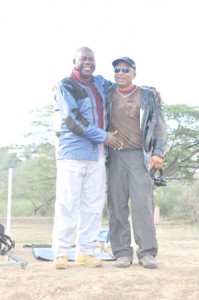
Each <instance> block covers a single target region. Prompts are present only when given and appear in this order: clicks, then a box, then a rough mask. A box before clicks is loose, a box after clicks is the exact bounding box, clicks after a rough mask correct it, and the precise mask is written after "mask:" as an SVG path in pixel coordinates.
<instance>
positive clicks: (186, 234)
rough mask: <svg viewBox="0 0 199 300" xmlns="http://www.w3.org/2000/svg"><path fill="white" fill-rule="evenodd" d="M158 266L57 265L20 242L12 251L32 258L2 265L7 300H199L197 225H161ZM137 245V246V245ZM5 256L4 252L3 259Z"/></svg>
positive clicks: (1, 291)
mask: <svg viewBox="0 0 199 300" xmlns="http://www.w3.org/2000/svg"><path fill="white" fill-rule="evenodd" d="M157 236H158V241H159V253H158V256H157V262H158V269H154V270H148V269H144V268H143V267H141V266H139V265H138V262H137V258H136V255H134V261H133V265H132V266H131V267H129V268H126V269H120V268H116V267H115V262H114V261H105V262H104V263H103V267H101V268H88V267H84V266H76V265H75V263H74V262H69V266H68V269H66V270H55V269H54V268H53V266H52V262H44V261H39V260H36V259H35V258H34V257H33V255H32V249H31V248H23V245H17V246H16V247H15V248H14V249H13V251H12V252H13V253H14V254H15V255H17V256H18V257H21V258H23V259H24V260H26V261H28V265H27V267H26V268H25V270H23V269H22V268H21V267H20V266H9V267H1V268H0V295H1V296H0V298H1V299H2V300H7V299H9V300H13V299H19V300H40V299H42V300H43V299H44V300H66V299H67V300H68V299H75V300H92V299H95V300H100V299H103V300H112V299H114V300H120V299H125V300H126V299H136V300H139V299H140V300H146V299H148V300H152V299H165V300H171V299H172V300H178V299H179V300H181V299H186V300H188V299H190V300H194V299H195V300H196V299H199V232H198V231H197V228H195V227H190V226H183V227H182V226H181V225H180V226H178V225H169V226H168V225H158V226H157ZM135 250H136V247H135ZM1 262H5V257H4V256H0V263H1Z"/></svg>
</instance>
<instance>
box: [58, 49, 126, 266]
mask: <svg viewBox="0 0 199 300" xmlns="http://www.w3.org/2000/svg"><path fill="white" fill-rule="evenodd" d="M73 63H74V69H73V70H72V74H71V76H70V77H67V78H64V79H63V80H61V81H60V82H59V84H58V86H57V88H56V95H55V100H56V104H57V106H58V110H59V112H60V115H61V119H62V123H61V128H60V137H59V142H58V146H57V148H58V153H57V183H56V203H55V216H54V228H53V244H52V246H53V251H54V256H55V259H54V262H53V264H54V266H55V268H57V269H65V268H67V262H68V253H69V251H70V248H71V247H73V246H74V241H75V239H76V245H77V247H76V257H75V262H76V264H82V265H86V266H93V267H97V266H101V260H99V259H97V258H96V257H95V253H94V250H95V247H96V244H95V239H96V237H97V234H98V233H99V230H100V227H101V218H102V211H103V207H104V199H105V182H106V176H105V174H106V172H105V149H104V144H105V145H108V146H109V147H112V148H113V149H120V148H121V147H122V144H121V143H120V141H119V140H118V139H117V138H116V137H115V135H116V132H106V131H105V129H106V128H107V113H106V109H105V108H106V99H105V93H107V92H108V91H109V90H111V88H112V87H113V84H112V83H111V82H110V81H107V80H105V79H104V78H103V77H102V76H93V75H92V74H93V72H94V70H95V58H94V53H93V51H92V50H91V49H89V48H87V47H82V48H79V49H77V51H76V52H75V56H74V59H73Z"/></svg>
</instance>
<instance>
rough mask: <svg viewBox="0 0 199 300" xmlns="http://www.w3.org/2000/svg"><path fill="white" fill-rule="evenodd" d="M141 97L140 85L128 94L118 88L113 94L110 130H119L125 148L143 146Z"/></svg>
mask: <svg viewBox="0 0 199 300" xmlns="http://www.w3.org/2000/svg"><path fill="white" fill-rule="evenodd" d="M140 98H141V89H140V88H139V87H137V89H136V90H135V91H133V92H131V93H129V94H127V95H123V94H121V93H120V92H119V91H118V89H116V90H115V92H114V94H113V99H112V109H111V126H110V131H115V130H117V131H118V134H117V137H118V139H120V140H121V141H122V142H123V144H124V146H123V149H125V148H126V149H128V148H132V149H141V148H142V143H141V131H140Z"/></svg>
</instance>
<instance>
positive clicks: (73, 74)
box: [71, 68, 93, 85]
mask: <svg viewBox="0 0 199 300" xmlns="http://www.w3.org/2000/svg"><path fill="white" fill-rule="evenodd" d="M71 77H73V78H74V79H76V80H77V81H79V82H81V83H83V84H86V85H91V84H92V82H93V77H91V79H90V82H89V83H87V82H85V81H84V80H83V79H82V78H81V76H80V73H79V71H78V70H76V69H75V68H74V69H73V70H72V73H71Z"/></svg>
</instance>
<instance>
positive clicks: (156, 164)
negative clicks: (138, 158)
mask: <svg viewBox="0 0 199 300" xmlns="http://www.w3.org/2000/svg"><path fill="white" fill-rule="evenodd" d="M162 165H163V158H162V157H160V156H157V155H154V156H151V158H150V160H149V168H150V170H152V169H153V168H154V169H162Z"/></svg>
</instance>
